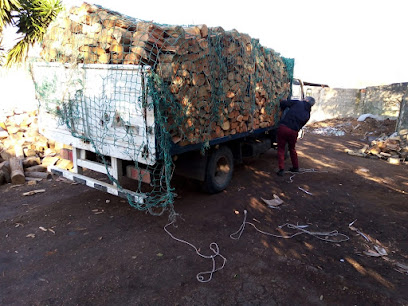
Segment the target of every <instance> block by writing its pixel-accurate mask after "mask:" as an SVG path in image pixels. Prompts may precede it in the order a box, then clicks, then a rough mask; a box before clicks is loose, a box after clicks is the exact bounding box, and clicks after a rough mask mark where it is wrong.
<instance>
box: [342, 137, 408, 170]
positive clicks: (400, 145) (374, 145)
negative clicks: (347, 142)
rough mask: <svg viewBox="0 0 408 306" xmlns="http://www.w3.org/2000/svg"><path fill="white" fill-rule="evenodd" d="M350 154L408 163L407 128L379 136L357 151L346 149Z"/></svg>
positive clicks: (390, 161) (396, 162)
mask: <svg viewBox="0 0 408 306" xmlns="http://www.w3.org/2000/svg"><path fill="white" fill-rule="evenodd" d="M346 152H347V153H348V154H350V155H357V156H362V157H373V158H380V159H385V160H387V161H388V162H389V163H391V164H397V165H399V164H408V130H401V131H400V132H399V133H398V134H397V133H394V134H392V135H391V136H385V135H383V136H381V137H379V138H377V139H375V140H373V141H371V143H370V145H366V146H364V147H363V148H362V149H360V150H358V151H352V150H346Z"/></svg>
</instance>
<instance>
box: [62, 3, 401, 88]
mask: <svg viewBox="0 0 408 306" xmlns="http://www.w3.org/2000/svg"><path fill="white" fill-rule="evenodd" d="M63 2H64V3H65V4H66V5H67V6H71V5H80V4H81V3H82V1H78V0H65V1H64V0H63ZM88 3H95V4H99V5H102V6H104V7H106V8H109V9H112V10H115V11H118V12H120V13H124V14H126V15H129V16H131V17H135V18H140V19H144V20H149V21H154V22H157V23H167V24H181V25H186V24H203V23H204V24H206V25H208V26H222V27H223V28H224V29H225V30H231V29H236V30H238V31H239V32H243V33H247V34H249V35H250V36H251V37H253V38H258V39H259V40H260V42H261V44H263V45H264V46H267V47H269V48H272V49H274V50H275V51H277V52H279V53H281V54H282V55H283V56H285V57H293V58H295V75H296V76H297V77H299V78H302V79H303V80H305V81H309V82H318V83H325V84H329V85H330V86H331V87H345V88H347V87H365V86H370V85H381V84H390V83H398V82H408V56H407V54H408V41H407V38H406V37H407V34H406V29H407V28H408V26H407V22H406V20H407V19H408V13H407V12H408V2H407V1H404V0H387V1H379V0H372V1H369V0H343V1H338V0H331V1H329V0H326V1H323V0H308V1H305V0H292V1H287V0H284V1H275V0H271V1H267V0H264V1H262V0H261V1H256V0H254V1H241V0H235V1H230V0H224V1H221V0H217V1H215V0H205V1H187V0H178V1H168V0H166V1H165V0H156V1H152V0H151V1H126V0H115V1H112V0H94V1H88Z"/></svg>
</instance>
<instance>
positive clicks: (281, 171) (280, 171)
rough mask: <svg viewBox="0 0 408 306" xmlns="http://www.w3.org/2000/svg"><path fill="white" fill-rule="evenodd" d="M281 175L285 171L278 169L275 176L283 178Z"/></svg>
mask: <svg viewBox="0 0 408 306" xmlns="http://www.w3.org/2000/svg"><path fill="white" fill-rule="evenodd" d="M283 173H285V170H283V169H279V171H278V172H276V174H277V175H278V176H283Z"/></svg>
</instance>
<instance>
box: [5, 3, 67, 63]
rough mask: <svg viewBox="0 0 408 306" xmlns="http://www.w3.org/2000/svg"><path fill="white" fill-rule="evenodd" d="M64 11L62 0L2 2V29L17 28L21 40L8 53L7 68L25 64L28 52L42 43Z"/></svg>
mask: <svg viewBox="0 0 408 306" xmlns="http://www.w3.org/2000/svg"><path fill="white" fill-rule="evenodd" d="M61 10H62V3H61V0H0V29H2V28H3V27H4V26H6V25H13V26H16V27H17V34H20V35H22V36H21V39H20V40H19V41H18V42H17V43H16V44H15V45H14V47H13V48H11V50H10V51H9V52H8V54H7V58H6V66H8V67H10V66H12V65H14V64H18V63H21V62H24V61H25V60H26V58H27V55H28V51H29V49H30V47H32V46H33V45H34V44H35V43H36V42H41V41H42V39H43V37H44V34H45V31H46V30H47V27H48V26H49V24H50V23H51V22H52V21H53V20H54V19H55V17H56V16H57V15H58V13H59V12H60V11H61Z"/></svg>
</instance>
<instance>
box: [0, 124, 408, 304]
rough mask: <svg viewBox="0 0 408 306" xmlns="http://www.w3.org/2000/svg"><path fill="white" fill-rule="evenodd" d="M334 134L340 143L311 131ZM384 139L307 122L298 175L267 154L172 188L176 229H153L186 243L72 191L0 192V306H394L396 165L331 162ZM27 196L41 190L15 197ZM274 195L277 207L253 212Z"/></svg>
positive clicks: (53, 183)
mask: <svg viewBox="0 0 408 306" xmlns="http://www.w3.org/2000/svg"><path fill="white" fill-rule="evenodd" d="M358 124H360V126H358V127H357V128H355V127H356V126H357V125H358ZM339 125H340V126H341V127H343V129H344V130H345V131H346V134H345V136H333V135H323V134H314V133H313V131H314V130H316V129H318V128H321V127H335V126H337V127H338V128H339ZM350 126H351V128H350ZM394 127H395V122H393V121H390V122H381V123H378V122H376V121H372V122H371V125H370V124H368V123H366V124H361V123H358V122H356V121H355V120H352V119H350V120H342V121H338V120H329V121H326V122H319V123H315V124H312V125H310V126H309V128H308V129H307V131H306V134H305V136H304V138H303V139H301V140H299V143H298V154H299V160H300V166H301V168H302V170H305V169H307V170H305V171H304V172H302V173H300V174H296V175H294V176H293V175H292V174H290V173H286V174H285V175H284V177H278V176H276V174H275V172H276V170H277V156H276V151H275V150H272V149H271V150H269V151H268V152H267V153H266V154H264V155H262V156H260V157H259V158H256V159H250V160H247V161H245V163H244V164H243V165H238V166H237V167H236V169H235V172H234V176H233V180H232V182H231V185H230V186H229V187H228V189H227V190H226V191H224V192H222V193H219V194H215V195H208V194H204V193H202V192H201V191H200V188H199V186H197V184H196V183H193V182H190V181H188V180H186V179H183V178H175V179H174V186H175V188H176V193H177V194H178V197H177V199H176V202H175V209H176V212H177V213H178V214H179V215H180V217H179V218H177V221H176V223H175V225H176V226H173V225H170V226H168V227H167V230H168V231H169V232H170V233H171V234H172V235H173V236H174V238H178V239H181V240H184V241H186V242H189V243H190V244H186V243H183V242H181V241H180V240H175V239H173V238H172V237H171V236H170V235H169V234H168V233H166V231H165V230H164V227H165V226H166V224H167V223H168V215H163V216H161V217H155V216H151V215H150V214H146V213H144V212H139V211H136V210H134V209H132V208H131V207H130V206H129V205H128V204H127V203H126V202H124V201H123V200H122V199H119V198H116V197H114V196H111V195H109V194H105V193H102V192H100V191H97V190H94V189H90V188H88V187H85V186H82V185H72V184H70V183H67V182H64V181H58V180H56V179H53V180H50V181H43V182H40V183H38V184H37V185H35V186H27V185H24V186H19V187H14V188H13V187H12V186H11V185H4V186H0V192H1V199H0V203H1V204H0V305H408V272H407V271H404V268H408V267H407V265H408V232H407V230H406V224H407V221H408V196H407V193H408V166H407V165H392V164H389V163H387V162H386V161H384V160H379V159H371V158H362V157H356V156H351V155H348V154H346V153H345V152H344V151H345V149H359V148H361V147H362V146H363V145H364V144H365V143H367V141H368V138H369V137H370V136H373V135H375V134H381V133H389V132H390V131H391V132H392V129H393V128H394ZM380 130H381V131H380ZM289 166H290V163H289V161H287V167H289ZM34 189H45V190H46V191H45V192H44V193H39V194H36V195H32V196H23V195H22V194H23V193H24V192H27V191H30V190H34ZM274 195H277V196H278V197H279V198H280V199H282V200H283V204H281V205H280V206H278V207H279V208H278V209H277V208H269V207H268V206H267V205H266V204H265V203H264V202H263V200H262V198H263V199H268V200H269V199H273V196H274ZM244 211H247V216H246V217H247V219H246V221H247V223H245V228H244V230H243V232H242V233H241V236H240V238H239V239H238V240H237V239H235V240H234V239H232V238H231V237H230V235H231V234H233V233H235V232H237V231H238V230H239V229H240V227H241V225H242V224H243V221H244V217H245V214H244ZM353 221H354V223H353ZM287 223H289V224H292V225H297V226H298V227H297V229H296V228H295V229H293V228H292V229H291V228H288V227H280V226H281V225H284V224H287ZM351 223H352V224H351ZM251 224H253V225H255V226H256V227H257V228H258V229H259V231H257V230H256V229H255V228H254V227H253V226H252V225H251ZM350 224H351V225H350ZM303 225H307V226H308V227H303ZM261 231H263V232H261ZM299 231H300V232H301V233H303V234H300V235H296V236H294V237H292V238H290V239H289V238H288V239H284V238H278V237H275V236H272V235H270V234H273V235H284V236H288V235H291V234H293V233H296V232H299ZM302 231H303V232H302ZM305 231H307V232H305ZM332 231H338V234H337V235H336V233H337V232H332ZM322 232H323V234H322V235H320V236H318V235H317V234H318V233H322ZM329 232H332V233H331V234H332V235H329ZM268 233H269V235H268ZM310 233H314V234H315V235H311V234H310ZM237 235H238V234H236V235H235V236H233V237H237ZM319 238H320V239H319ZM346 239H347V240H346ZM328 240H333V241H328ZM341 240H346V241H341ZM212 242H214V243H216V244H217V246H218V248H219V254H220V255H222V256H223V257H224V258H225V259H226V262H225V265H224V266H223V268H222V264H223V260H222V257H221V256H217V257H216V258H215V265H216V268H217V269H220V270H218V271H217V272H215V273H214V274H212V275H211V274H203V275H202V276H203V277H204V280H208V282H206V283H202V282H199V281H198V280H197V278H196V277H197V275H198V274H199V273H200V272H206V271H211V269H212V265H213V262H212V260H211V258H203V257H200V256H199V255H197V253H196V251H195V249H194V247H196V248H197V249H198V251H199V252H200V253H201V254H204V255H207V256H210V255H212V254H214V252H213V251H211V250H210V244H211V243H212ZM212 247H213V249H214V250H215V248H216V246H215V245H212ZM376 248H377V249H376ZM370 252H371V253H370ZM384 252H386V254H387V255H384V256H378V257H374V256H370V255H369V254H371V255H375V254H377V255H380V253H382V254H385V253H384ZM221 268H222V269H221Z"/></svg>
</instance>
